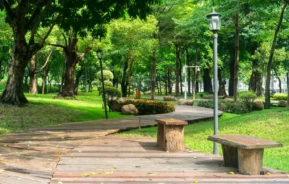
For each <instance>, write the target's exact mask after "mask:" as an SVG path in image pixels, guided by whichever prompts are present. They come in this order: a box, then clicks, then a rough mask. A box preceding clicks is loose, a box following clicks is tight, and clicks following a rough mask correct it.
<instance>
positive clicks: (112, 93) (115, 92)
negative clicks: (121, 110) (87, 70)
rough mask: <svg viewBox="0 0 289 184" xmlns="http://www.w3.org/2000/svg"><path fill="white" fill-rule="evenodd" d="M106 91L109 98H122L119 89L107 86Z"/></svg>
mask: <svg viewBox="0 0 289 184" xmlns="http://www.w3.org/2000/svg"><path fill="white" fill-rule="evenodd" d="M104 89H105V94H106V97H107V98H110V99H112V98H114V97H121V92H120V90H119V89H118V88H115V87H111V86H105V87H104Z"/></svg>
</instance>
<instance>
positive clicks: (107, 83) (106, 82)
mask: <svg viewBox="0 0 289 184" xmlns="http://www.w3.org/2000/svg"><path fill="white" fill-rule="evenodd" d="M103 84H104V86H113V84H112V82H111V81H109V80H106V81H104V82H103Z"/></svg>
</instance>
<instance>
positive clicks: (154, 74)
mask: <svg viewBox="0 0 289 184" xmlns="http://www.w3.org/2000/svg"><path fill="white" fill-rule="evenodd" d="M156 59H157V47H154V49H153V56H152V74H151V100H154V99H155V82H156Z"/></svg>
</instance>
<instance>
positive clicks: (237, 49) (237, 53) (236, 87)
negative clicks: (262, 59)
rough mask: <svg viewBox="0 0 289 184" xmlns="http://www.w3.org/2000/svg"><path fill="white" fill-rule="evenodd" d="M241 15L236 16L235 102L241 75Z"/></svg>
mask: <svg viewBox="0 0 289 184" xmlns="http://www.w3.org/2000/svg"><path fill="white" fill-rule="evenodd" d="M239 21H240V20H239V13H237V14H236V16H235V64H234V101H237V100H238V75H239V51H240V27H239V23H240V22H239Z"/></svg>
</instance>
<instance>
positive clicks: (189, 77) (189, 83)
mask: <svg viewBox="0 0 289 184" xmlns="http://www.w3.org/2000/svg"><path fill="white" fill-rule="evenodd" d="M186 58H187V63H186V64H187V65H188V66H191V61H190V58H189V49H188V48H186ZM191 73H192V72H191V70H188V75H187V78H188V79H187V80H188V95H189V96H190V95H191V75H192V74H191Z"/></svg>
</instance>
